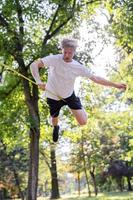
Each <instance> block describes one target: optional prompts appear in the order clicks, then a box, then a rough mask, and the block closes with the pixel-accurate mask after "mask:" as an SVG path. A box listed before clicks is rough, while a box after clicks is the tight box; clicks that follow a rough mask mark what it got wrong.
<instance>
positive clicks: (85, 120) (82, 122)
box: [79, 118, 87, 126]
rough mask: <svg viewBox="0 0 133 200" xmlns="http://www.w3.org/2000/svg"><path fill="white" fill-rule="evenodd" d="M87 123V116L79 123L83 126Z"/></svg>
mask: <svg viewBox="0 0 133 200" xmlns="http://www.w3.org/2000/svg"><path fill="white" fill-rule="evenodd" d="M86 124H87V118H84V119H81V120H79V125H81V126H83V125H86Z"/></svg>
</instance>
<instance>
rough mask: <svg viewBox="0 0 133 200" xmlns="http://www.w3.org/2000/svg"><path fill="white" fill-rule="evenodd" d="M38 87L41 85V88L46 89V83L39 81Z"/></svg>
mask: <svg viewBox="0 0 133 200" xmlns="http://www.w3.org/2000/svg"><path fill="white" fill-rule="evenodd" d="M38 87H39V88H40V89H41V90H45V88H46V84H45V83H39V84H38Z"/></svg>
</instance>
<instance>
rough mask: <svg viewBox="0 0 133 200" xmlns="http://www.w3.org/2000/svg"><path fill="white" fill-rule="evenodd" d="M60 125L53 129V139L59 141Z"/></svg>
mask: <svg viewBox="0 0 133 200" xmlns="http://www.w3.org/2000/svg"><path fill="white" fill-rule="evenodd" d="M59 128H60V127H59V126H58V125H57V126H54V129H53V141H54V142H57V141H58V138H59Z"/></svg>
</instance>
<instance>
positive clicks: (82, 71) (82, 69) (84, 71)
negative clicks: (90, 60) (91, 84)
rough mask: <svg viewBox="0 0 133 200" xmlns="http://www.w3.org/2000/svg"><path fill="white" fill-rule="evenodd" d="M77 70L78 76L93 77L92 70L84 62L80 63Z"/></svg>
mask: <svg viewBox="0 0 133 200" xmlns="http://www.w3.org/2000/svg"><path fill="white" fill-rule="evenodd" d="M77 72H78V76H83V77H87V78H91V77H92V76H93V74H92V72H91V70H90V69H88V68H87V67H85V66H84V65H82V64H80V65H79V67H78V70H77Z"/></svg>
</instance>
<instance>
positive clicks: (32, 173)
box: [21, 65, 40, 200]
mask: <svg viewBox="0 0 133 200" xmlns="http://www.w3.org/2000/svg"><path fill="white" fill-rule="evenodd" d="M21 66H22V65H21ZM22 74H23V75H24V76H27V77H28V75H27V73H26V72H25V71H24V68H23V69H22ZM23 85H24V93H25V100H26V103H27V106H28V110H29V117H30V131H29V137H30V155H29V176H28V189H27V200H36V199H37V187H38V165H39V138H40V118H39V109H38V88H37V87H36V86H33V88H32V95H31V91H30V86H29V82H28V81H27V80H25V79H24V80H23Z"/></svg>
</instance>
